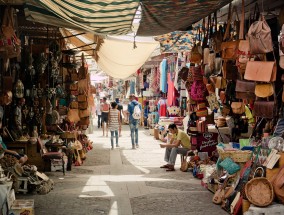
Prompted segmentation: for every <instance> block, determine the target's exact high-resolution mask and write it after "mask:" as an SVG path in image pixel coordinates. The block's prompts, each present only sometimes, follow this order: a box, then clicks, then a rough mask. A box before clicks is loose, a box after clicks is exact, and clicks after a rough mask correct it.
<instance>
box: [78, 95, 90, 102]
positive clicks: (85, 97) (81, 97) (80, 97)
mask: <svg viewBox="0 0 284 215" xmlns="http://www.w3.org/2000/svg"><path fill="white" fill-rule="evenodd" d="M86 101H88V97H87V96H86V95H78V102H86Z"/></svg>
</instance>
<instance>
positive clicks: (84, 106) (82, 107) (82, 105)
mask: <svg viewBox="0 0 284 215" xmlns="http://www.w3.org/2000/svg"><path fill="white" fill-rule="evenodd" d="M88 106H89V104H88V102H79V103H78V108H79V109H80V110H85V109H87V108H88Z"/></svg>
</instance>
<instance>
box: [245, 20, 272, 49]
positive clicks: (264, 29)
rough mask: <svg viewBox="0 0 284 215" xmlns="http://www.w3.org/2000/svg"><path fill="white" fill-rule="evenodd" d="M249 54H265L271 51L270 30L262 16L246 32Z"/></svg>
mask: <svg viewBox="0 0 284 215" xmlns="http://www.w3.org/2000/svg"><path fill="white" fill-rule="evenodd" d="M248 38H249V44H250V52H251V54H265V53H268V52H272V51H273V43H272V37H271V29H270V27H269V26H268V24H267V22H266V21H265V18H264V16H263V15H262V16H260V20H259V21H256V22H254V23H252V25H251V26H250V28H249V31H248Z"/></svg>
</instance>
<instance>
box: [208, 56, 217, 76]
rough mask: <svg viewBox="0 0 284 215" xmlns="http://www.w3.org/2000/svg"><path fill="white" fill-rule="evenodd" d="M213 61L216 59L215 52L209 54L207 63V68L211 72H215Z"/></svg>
mask: <svg viewBox="0 0 284 215" xmlns="http://www.w3.org/2000/svg"><path fill="white" fill-rule="evenodd" d="M215 59H216V54H215V52H213V53H210V54H209V61H208V66H209V69H210V71H211V72H213V71H214V70H215Z"/></svg>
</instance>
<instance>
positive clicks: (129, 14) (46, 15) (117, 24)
mask: <svg viewBox="0 0 284 215" xmlns="http://www.w3.org/2000/svg"><path fill="white" fill-rule="evenodd" d="M25 2H26V4H25V6H24V7H25V16H26V19H27V20H30V21H33V22H40V23H44V24H48V25H54V26H59V27H64V28H70V29H74V30H82V31H84V32H86V31H89V32H92V33H94V34H109V35H124V34H128V33H130V32H131V27H132V21H133V17H134V15H135V13H136V10H137V8H138V6H139V0H116V1H113V0H106V1H98V0H88V1H78V0H68V1H67V0H64V1H58V0H57V1H54V0H52V1H51V0H26V1H25Z"/></svg>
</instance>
